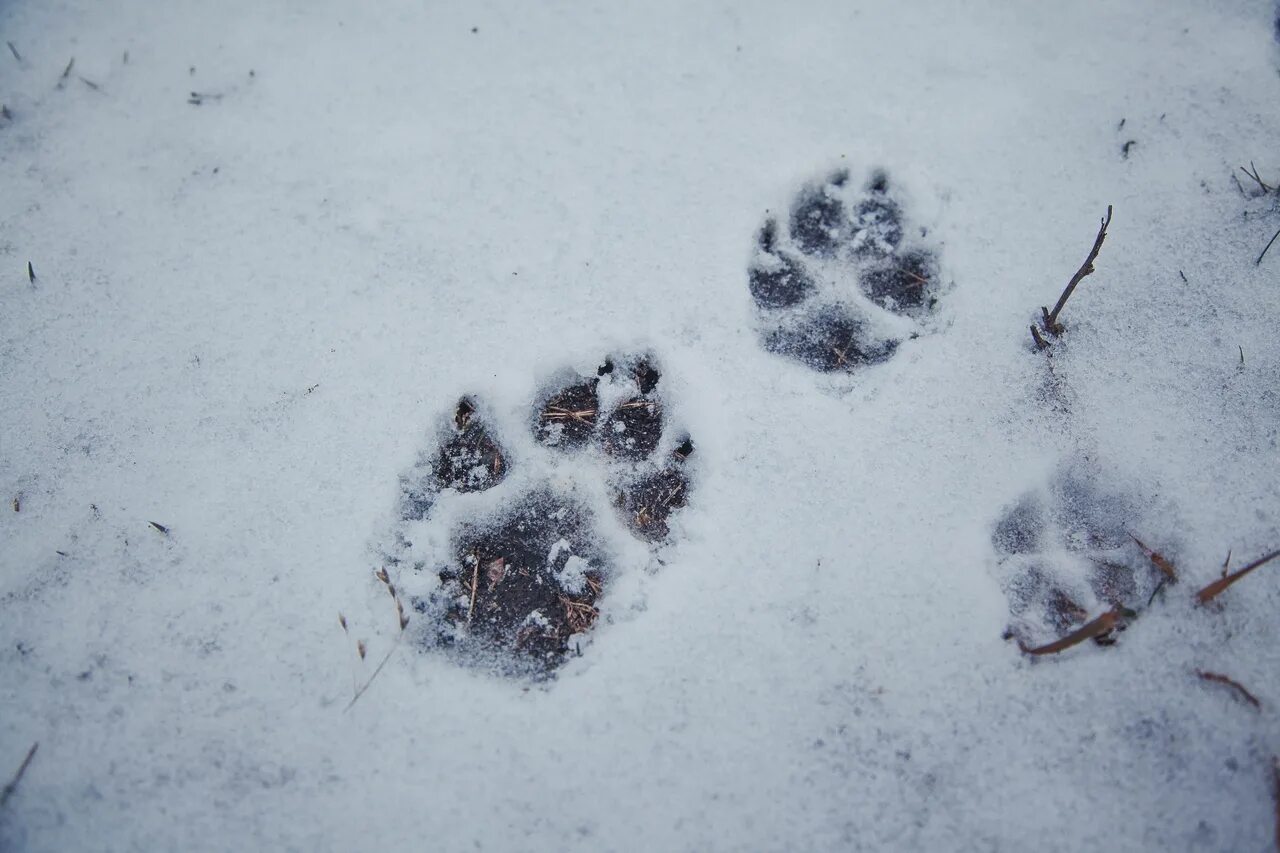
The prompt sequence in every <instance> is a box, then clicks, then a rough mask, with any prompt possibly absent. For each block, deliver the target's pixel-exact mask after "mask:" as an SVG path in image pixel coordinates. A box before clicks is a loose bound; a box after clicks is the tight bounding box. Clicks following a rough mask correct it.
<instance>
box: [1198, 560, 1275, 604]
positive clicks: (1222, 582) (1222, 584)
mask: <svg viewBox="0 0 1280 853" xmlns="http://www.w3.org/2000/svg"><path fill="white" fill-rule="evenodd" d="M1276 557H1280V551H1272V552H1271V553H1270V554H1267V555H1266V556H1265V557H1259V558H1258V559H1256V560H1254V561H1253V562H1252V563H1250V564H1249V565H1247V566H1245V567H1244V568H1243V569H1237V570H1236V571H1234V572H1232V573H1231V574H1229V575H1223V576H1222V577H1220V578H1218V579H1217V580H1216V581H1214V582H1213V583H1211V584H1209V585H1208V586H1206V587H1205V588H1204V589H1202V590H1200V591H1199V592H1197V593H1196V603H1198V604H1208V603H1209V602H1210V601H1213V600H1214V599H1215V598H1217V597H1218V596H1219V595H1220V594H1221V593H1222V591H1223V590H1225V589H1226V588H1227V587H1229V586H1231V585H1232V584H1233V583H1235V582H1236V581H1238V580H1240V578H1242V577H1244V576H1245V575H1247V574H1249V572H1251V571H1253V570H1254V569H1256V568H1259V567H1261V566H1264V565H1266V564H1267V563H1269V562H1271V561H1272V560H1274V559H1275V558H1276Z"/></svg>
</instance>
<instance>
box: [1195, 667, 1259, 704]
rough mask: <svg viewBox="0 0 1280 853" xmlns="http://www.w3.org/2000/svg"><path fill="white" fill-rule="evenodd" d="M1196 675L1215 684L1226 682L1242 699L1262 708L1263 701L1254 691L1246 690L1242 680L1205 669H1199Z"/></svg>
mask: <svg viewBox="0 0 1280 853" xmlns="http://www.w3.org/2000/svg"><path fill="white" fill-rule="evenodd" d="M1196 675H1198V676H1200V678H1202V679H1204V680H1205V681H1212V682H1214V683H1215V684H1225V685H1226V686H1227V687H1230V688H1231V689H1232V690H1234V691H1235V692H1236V695H1238V696H1239V697H1240V698H1241V699H1243V700H1244V701H1246V702H1248V703H1249V704H1250V705H1252V706H1253V707H1255V708H1258V709H1259V710H1261V709H1262V703H1261V702H1259V701H1258V697H1257V696H1254V695H1253V694H1252V693H1250V692H1249V691H1248V690H1246V689H1245V686H1244V685H1243V684H1241V683H1240V682H1238V681H1236V680H1235V679H1234V678H1230V677H1229V676H1226V675H1223V674H1222V673H1220V672H1207V671H1205V670H1203V669H1197V670H1196Z"/></svg>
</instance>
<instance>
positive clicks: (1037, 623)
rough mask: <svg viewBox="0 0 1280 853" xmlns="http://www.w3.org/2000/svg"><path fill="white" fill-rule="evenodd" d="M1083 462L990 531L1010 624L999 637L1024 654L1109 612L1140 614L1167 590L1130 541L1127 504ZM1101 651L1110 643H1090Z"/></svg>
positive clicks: (1134, 511)
mask: <svg viewBox="0 0 1280 853" xmlns="http://www.w3.org/2000/svg"><path fill="white" fill-rule="evenodd" d="M1090 467H1091V466H1090V465H1089V464H1088V463H1087V461H1084V460H1075V461H1074V462H1072V463H1071V464H1070V465H1067V466H1064V467H1063V468H1062V469H1061V470H1060V471H1059V472H1058V474H1057V475H1056V476H1055V477H1054V479H1053V481H1052V482H1051V483H1050V485H1049V486H1048V487H1047V488H1045V489H1043V490H1040V491H1038V492H1034V493H1031V494H1027V495H1024V496H1023V497H1022V498H1021V499H1019V500H1018V501H1017V502H1015V503H1014V504H1013V505H1012V506H1011V507H1010V508H1009V509H1007V510H1006V511H1005V513H1004V514H1003V516H1002V517H1001V518H1000V520H999V521H998V522H997V523H996V526H995V530H994V532H993V534H992V544H993V545H994V547H995V549H996V552H997V554H998V555H999V556H998V562H999V566H1000V573H1001V583H1002V586H1003V587H1004V589H1005V594H1006V596H1007V597H1008V600H1009V610H1010V614H1011V615H1012V617H1013V622H1012V623H1011V624H1010V626H1009V627H1008V629H1007V630H1006V636H1008V637H1010V638H1016V639H1018V640H1019V641H1020V642H1021V643H1022V644H1023V645H1024V646H1025V647H1029V648H1030V647H1035V646H1040V645H1043V644H1045V643H1047V642H1051V641H1053V640H1056V639H1059V638H1061V637H1062V636H1064V635H1066V634H1068V633H1070V632H1071V631H1073V630H1075V629H1077V628H1079V627H1081V626H1083V625H1084V624H1085V623H1086V622H1088V621H1089V620H1091V619H1093V618H1096V617H1097V616H1099V615H1101V614H1102V613H1103V612H1105V611H1107V610H1111V609H1120V610H1123V611H1126V612H1129V613H1135V614H1136V613H1138V612H1140V611H1142V610H1144V609H1145V608H1146V607H1147V605H1148V603H1149V602H1150V601H1151V599H1152V597H1153V596H1154V595H1155V594H1156V593H1157V592H1158V591H1159V590H1160V589H1161V588H1162V587H1163V586H1164V584H1166V583H1168V582H1169V578H1168V577H1166V576H1165V574H1164V573H1163V571H1161V569H1160V568H1159V567H1158V566H1157V565H1156V564H1155V562H1153V560H1152V559H1151V558H1150V557H1149V556H1148V554H1147V553H1146V552H1145V550H1144V547H1143V545H1144V544H1145V543H1141V542H1140V541H1139V540H1138V539H1137V538H1135V537H1136V536H1138V535H1140V534H1138V533H1137V531H1138V530H1140V529H1141V528H1142V525H1143V513H1142V512H1141V511H1140V508H1139V504H1138V502H1137V501H1135V500H1134V499H1132V498H1130V497H1127V496H1125V495H1123V494H1121V493H1120V492H1117V491H1110V490H1108V489H1106V488H1104V487H1103V486H1102V485H1101V480H1102V477H1101V476H1100V474H1098V473H1097V472H1096V471H1093V470H1090ZM1095 642H1097V643H1099V644H1100V645H1109V644H1110V643H1112V642H1114V636H1111V635H1104V636H1102V637H1098V638H1096V639H1095Z"/></svg>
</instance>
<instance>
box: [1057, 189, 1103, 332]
mask: <svg viewBox="0 0 1280 853" xmlns="http://www.w3.org/2000/svg"><path fill="white" fill-rule="evenodd" d="M1111 212H1112V208H1111V205H1107V215H1106V216H1104V217H1103V219H1102V225H1101V226H1100V227H1099V228H1098V236H1097V237H1096V238H1094V241H1093V248H1092V249H1090V250H1089V256H1088V257H1087V258H1085V259H1084V263H1083V264H1081V265H1080V269H1078V270H1076V274H1075V275H1073V276H1071V281H1069V282H1067V286H1066V288H1065V289H1064V290H1063V291H1062V295H1061V296H1059V297H1058V302H1057V304H1056V305H1054V306H1053V310H1052V311H1050V310H1048V309H1047V308H1042V309H1040V310H1041V311H1042V312H1043V314H1044V323H1043V326H1044V330H1045V331H1046V332H1048V333H1049V334H1051V335H1053V336H1054V337H1057V336H1058V335H1060V334H1062V332H1063V328H1062V325H1061V324H1060V323H1058V315H1059V314H1060V313H1061V312H1062V309H1063V307H1064V306H1065V305H1066V304H1067V300H1068V299H1070V298H1071V294H1072V293H1074V292H1075V289H1076V285H1078V284H1079V283H1080V282H1081V281H1083V280H1084V278H1085V276H1087V275H1090V274H1091V273H1092V272H1093V271H1094V267H1093V262H1094V261H1096V260H1097V259H1098V253H1099V252H1100V251H1102V243H1103V241H1105V240H1106V239H1107V228H1108V226H1110V225H1111Z"/></svg>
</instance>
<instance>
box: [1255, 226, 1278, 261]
mask: <svg viewBox="0 0 1280 853" xmlns="http://www.w3.org/2000/svg"><path fill="white" fill-rule="evenodd" d="M1277 237H1280V229H1277V230H1276V233H1274V234H1272V235H1271V239H1270V240H1268V241H1267V245H1266V247H1265V248H1263V250H1262V254H1260V255H1258V259H1257V260H1256V261H1254V262H1253V265H1254V266H1255V267H1257V266H1261V265H1262V259H1263V258H1265V257H1266V256H1267V250H1268V249H1270V248H1271V244H1272V243H1274V242H1275V241H1276V238H1277Z"/></svg>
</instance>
